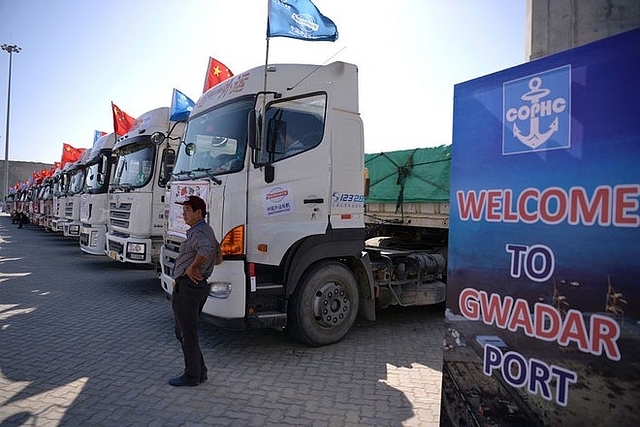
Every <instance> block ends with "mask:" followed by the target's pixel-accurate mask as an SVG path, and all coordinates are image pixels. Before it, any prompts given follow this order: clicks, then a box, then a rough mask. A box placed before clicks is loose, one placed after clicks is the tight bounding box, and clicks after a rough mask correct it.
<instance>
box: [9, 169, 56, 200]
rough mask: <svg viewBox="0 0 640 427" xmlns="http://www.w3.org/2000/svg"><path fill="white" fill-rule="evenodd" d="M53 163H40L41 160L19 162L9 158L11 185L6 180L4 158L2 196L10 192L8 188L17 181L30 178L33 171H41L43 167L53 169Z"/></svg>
mask: <svg viewBox="0 0 640 427" xmlns="http://www.w3.org/2000/svg"><path fill="white" fill-rule="evenodd" d="M51 166H53V164H51V163H39V162H18V161H11V160H9V185H6V184H5V182H4V160H2V161H0V185H2V189H0V198H2V197H3V196H4V194H5V193H7V194H8V191H7V188H8V187H12V186H14V185H16V182H18V181H20V182H24V181H25V180H28V179H29V178H30V177H31V176H32V174H33V172H40V171H41V170H42V169H46V170H47V171H48V170H49V169H51Z"/></svg>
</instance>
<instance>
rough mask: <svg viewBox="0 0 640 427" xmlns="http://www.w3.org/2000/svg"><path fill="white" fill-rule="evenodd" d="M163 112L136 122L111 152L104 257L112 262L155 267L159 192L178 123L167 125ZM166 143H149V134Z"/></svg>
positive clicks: (165, 178)
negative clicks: (105, 255)
mask: <svg viewBox="0 0 640 427" xmlns="http://www.w3.org/2000/svg"><path fill="white" fill-rule="evenodd" d="M169 113H170V112H169V108H168V107H162V108H157V109H154V110H151V111H148V112H147V113H144V114H143V115H141V116H140V117H138V118H137V119H136V120H135V122H134V123H133V125H132V127H131V129H129V131H128V133H127V134H126V135H124V136H122V137H121V138H119V139H118V140H117V141H116V143H115V145H114V147H113V155H114V156H115V158H116V160H115V170H114V176H113V182H112V184H111V188H110V190H109V195H108V200H109V213H108V232H107V247H106V251H105V252H106V254H107V255H108V256H109V257H110V258H111V259H113V260H115V261H119V262H126V263H134V264H150V265H157V262H158V257H159V253H160V246H161V245H162V238H163V230H164V211H165V187H166V184H167V182H168V181H169V174H170V173H171V169H172V167H173V163H174V159H175V153H176V148H177V145H178V141H179V140H180V138H182V133H183V131H184V123H181V122H173V121H171V120H170V119H169ZM157 132H159V133H162V135H166V137H164V138H162V140H161V141H158V140H155V139H152V136H153V135H154V134H155V133H157Z"/></svg>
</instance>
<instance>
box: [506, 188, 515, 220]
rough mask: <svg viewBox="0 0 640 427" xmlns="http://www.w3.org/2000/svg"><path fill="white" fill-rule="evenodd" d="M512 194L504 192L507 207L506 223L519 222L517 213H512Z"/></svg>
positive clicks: (508, 191) (507, 191)
mask: <svg viewBox="0 0 640 427" xmlns="http://www.w3.org/2000/svg"><path fill="white" fill-rule="evenodd" d="M512 195H513V194H512V192H511V190H504V207H505V211H504V220H505V222H517V221H518V214H517V211H516V212H513V211H511V200H512V198H511V196H512Z"/></svg>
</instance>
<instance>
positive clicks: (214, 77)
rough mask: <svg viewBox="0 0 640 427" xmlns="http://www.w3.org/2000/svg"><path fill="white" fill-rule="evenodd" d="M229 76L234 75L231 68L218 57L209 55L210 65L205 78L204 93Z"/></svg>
mask: <svg viewBox="0 0 640 427" xmlns="http://www.w3.org/2000/svg"><path fill="white" fill-rule="evenodd" d="M229 77H233V73H232V72H231V70H229V69H228V68H227V66H226V65H224V64H223V63H222V62H220V61H218V60H217V59H213V58H211V57H209V66H208V67H207V75H206V76H205V78H204V89H203V90H202V93H205V92H206V91H208V90H209V89H211V88H212V87H214V86H215V85H217V84H218V83H220V82H222V81H225V80H227V79H228V78H229Z"/></svg>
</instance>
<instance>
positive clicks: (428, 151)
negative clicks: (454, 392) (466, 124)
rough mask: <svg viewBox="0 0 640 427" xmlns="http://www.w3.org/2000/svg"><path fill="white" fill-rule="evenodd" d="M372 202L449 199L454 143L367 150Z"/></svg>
mask: <svg viewBox="0 0 640 427" xmlns="http://www.w3.org/2000/svg"><path fill="white" fill-rule="evenodd" d="M364 166H365V167H366V168H367V169H368V171H369V195H368V196H367V197H366V198H365V201H366V202H368V203H398V202H400V203H412V202H413V203H415V202H448V201H449V182H450V179H451V145H441V146H439V147H430V148H416V149H412V150H399V151H390V152H384V153H377V154H365V155H364Z"/></svg>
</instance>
